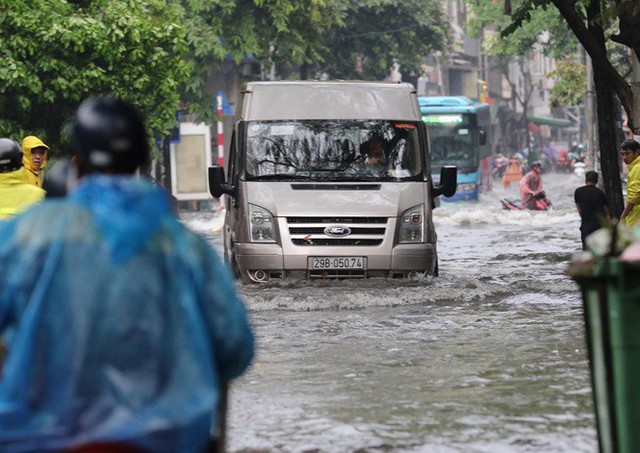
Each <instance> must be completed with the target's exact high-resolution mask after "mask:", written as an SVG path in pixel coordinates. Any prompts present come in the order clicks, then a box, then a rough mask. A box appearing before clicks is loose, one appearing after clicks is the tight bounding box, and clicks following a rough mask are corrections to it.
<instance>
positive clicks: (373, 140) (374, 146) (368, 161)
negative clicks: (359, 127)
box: [360, 134, 387, 174]
mask: <svg viewBox="0 0 640 453" xmlns="http://www.w3.org/2000/svg"><path fill="white" fill-rule="evenodd" d="M386 145H387V141H386V140H385V139H384V137H382V136H381V135H380V134H373V135H371V137H370V138H369V139H368V140H366V141H365V142H363V143H362V144H361V145H360V152H361V154H362V155H363V156H364V163H365V166H366V167H367V172H368V173H370V172H372V171H373V172H374V173H383V174H386V170H387V165H386V164H387V156H386V153H385V146H386Z"/></svg>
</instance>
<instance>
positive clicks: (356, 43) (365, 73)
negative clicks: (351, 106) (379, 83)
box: [316, 0, 449, 80]
mask: <svg viewBox="0 0 640 453" xmlns="http://www.w3.org/2000/svg"><path fill="white" fill-rule="evenodd" d="M336 1H337V0H336ZM339 4H340V10H341V15H342V18H343V23H344V25H343V26H341V27H338V26H334V27H332V29H331V30H330V31H329V33H328V34H327V39H326V48H325V49H323V50H322V52H321V55H322V60H321V61H320V62H319V63H318V64H317V65H316V67H317V68H318V70H319V71H322V72H327V73H328V74H329V75H330V77H332V78H343V79H369V80H382V79H384V78H385V77H386V76H387V75H388V72H389V69H390V68H391V67H392V66H393V64H394V63H395V62H398V63H400V64H401V65H402V66H401V70H402V72H403V73H405V74H408V73H412V72H413V73H417V72H418V71H419V69H420V66H421V65H422V64H423V63H424V57H425V56H426V55H428V54H429V53H432V52H435V51H444V50H445V49H446V48H447V46H448V44H449V21H448V19H447V18H446V16H445V15H444V12H443V11H442V6H441V2H438V1H433V0H405V1H398V0H360V1H357V2H354V1H349V0H342V1H340V2H339Z"/></svg>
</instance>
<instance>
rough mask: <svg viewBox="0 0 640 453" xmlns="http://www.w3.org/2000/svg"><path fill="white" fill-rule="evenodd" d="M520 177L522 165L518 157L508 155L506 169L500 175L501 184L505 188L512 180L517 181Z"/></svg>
mask: <svg viewBox="0 0 640 453" xmlns="http://www.w3.org/2000/svg"><path fill="white" fill-rule="evenodd" d="M521 179H522V166H521V165H520V162H519V161H518V159H517V158H516V157H515V156H514V155H511V156H509V163H508V164H507V170H506V171H505V173H504V176H503V177H502V185H503V186H504V187H505V189H508V188H509V186H511V183H512V182H519V181H520V180H521Z"/></svg>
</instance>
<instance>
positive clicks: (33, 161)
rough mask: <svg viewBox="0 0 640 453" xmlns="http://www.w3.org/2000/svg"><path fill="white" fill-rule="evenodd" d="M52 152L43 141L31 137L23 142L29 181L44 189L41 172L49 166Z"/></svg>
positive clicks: (24, 160) (24, 159)
mask: <svg viewBox="0 0 640 453" xmlns="http://www.w3.org/2000/svg"><path fill="white" fill-rule="evenodd" d="M50 151H51V150H50V149H49V147H48V146H47V145H45V144H44V142H43V141H42V140H40V139H39V138H38V137H36V136H34V135H29V136H28V137H25V138H24V140H22V153H23V155H24V156H23V157H22V163H23V164H24V168H26V169H27V180H28V181H29V182H30V183H31V184H34V185H36V186H38V187H42V177H41V172H42V169H43V168H44V166H45V165H46V164H47V159H48V158H49V152H50Z"/></svg>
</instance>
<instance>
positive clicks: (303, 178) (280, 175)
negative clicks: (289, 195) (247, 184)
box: [247, 173, 311, 181]
mask: <svg viewBox="0 0 640 453" xmlns="http://www.w3.org/2000/svg"><path fill="white" fill-rule="evenodd" d="M309 179H311V177H310V176H308V175H287V174H283V173H277V174H274V175H259V176H249V177H247V181H308V180H309Z"/></svg>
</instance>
